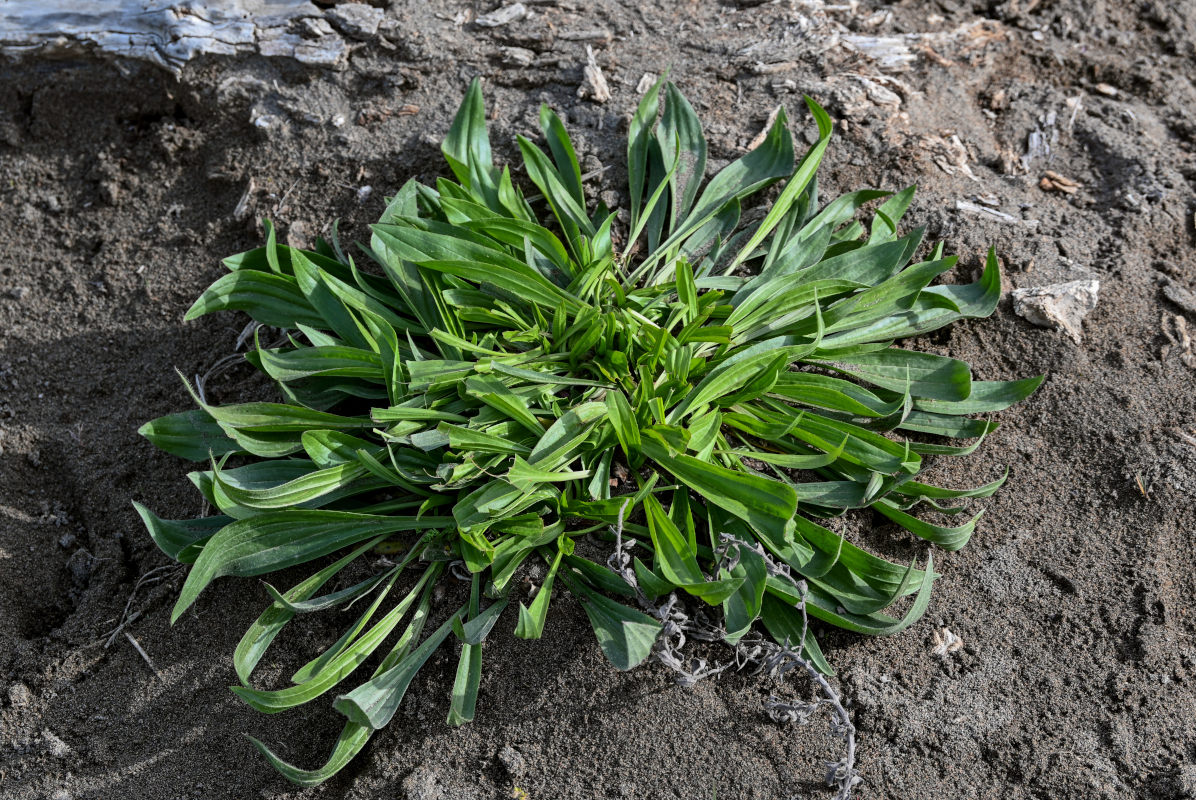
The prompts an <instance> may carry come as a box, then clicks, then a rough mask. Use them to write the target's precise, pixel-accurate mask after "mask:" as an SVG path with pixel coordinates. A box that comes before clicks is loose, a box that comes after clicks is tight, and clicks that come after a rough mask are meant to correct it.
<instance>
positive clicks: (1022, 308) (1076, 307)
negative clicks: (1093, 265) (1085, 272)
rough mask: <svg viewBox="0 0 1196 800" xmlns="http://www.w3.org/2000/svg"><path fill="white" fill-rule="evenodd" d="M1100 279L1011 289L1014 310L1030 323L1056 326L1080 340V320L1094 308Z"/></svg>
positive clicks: (1040, 325)
mask: <svg viewBox="0 0 1196 800" xmlns="http://www.w3.org/2000/svg"><path fill="white" fill-rule="evenodd" d="M1099 292H1100V281H1098V280H1095V279H1093V280H1084V281H1068V282H1067V283H1055V284H1051V285H1050V286H1036V287H1033V288H1029V289H1014V290H1013V311H1014V313H1015V314H1017V315H1018V316H1019V317H1022V318H1024V319H1025V320H1027V321H1028V322H1030V323H1031V324H1032V325H1038V326H1039V327H1042V328H1056V329H1059V330H1062V331H1065V332H1066V333H1067V335H1068V336H1070V337H1071V338H1072V340H1073V341H1075V343H1076V344H1079V343H1080V336H1081V330H1080V323H1081V322H1083V320H1084V317H1086V316H1087V315H1088V312H1089V311H1091V310H1092V309H1094V308H1096V303H1097V299H1098V298H1097V295H1098V293H1099Z"/></svg>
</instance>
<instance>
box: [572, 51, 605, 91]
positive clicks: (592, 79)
mask: <svg viewBox="0 0 1196 800" xmlns="http://www.w3.org/2000/svg"><path fill="white" fill-rule="evenodd" d="M584 73H585V78H586V82H585V83H584V84H582V85H581V86H580V87H578V89H577V96H578V97H589V98H590V99H591V100H593V101H594V102H595V103H605V102H606V101H608V100H610V86H608V85H607V83H606V76H604V75H603V74H602V68H601V67H599V66H598V62H597V61H595V60H594V48H592V47H590V46H589V45H588V44H587V45H586V66H585V69H584Z"/></svg>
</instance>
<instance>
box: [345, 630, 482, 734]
mask: <svg viewBox="0 0 1196 800" xmlns="http://www.w3.org/2000/svg"><path fill="white" fill-rule="evenodd" d="M464 610H465V609H463V608H462V609H460V610H458V611H457V613H455V614H453V616H451V617H449V619H447V620H446V621H445V622H444V624H443V625H441V626H440V627H439V628H437V629H436V630H435V631H434V632H433V633H431V634H430V635H429V636H428V638H427V639H425V640H424V641H423V642H422V643H421V644H420V645H419V647H417V648H415V649H414V650H412V651H411V653H410V654H409V655H408V656H407V657H406V658H403V659H401V660H400V661H399V662H398V663H397V664H395V665H394V666H392V667H391V668H390V669H388V670H386V671H385V672H382V673H381V674H379V675H376V676H374V677H373V678H371V679H370V680H368V681H367V682H365V683H363V684H362V685H361V686H358V687H357V688H356V689H354V690H353V691H351V692H349V693H348V694H345V695H341V696H340V697H338V698H337V699H336V702H335V703H333V708H335V709H336V710H337V711H339V712H341V713H342V714H344V715H345V716H346V717H348V718H349V721H350V722H354V723H356V724H358V725H368V726H369V727H371V728H373V729H374V730H379V729H381V728H383V727H385V726H386V723H388V722H390V720H391V717H393V716H394V715H395V712H396V711H398V710H399V705H400V704H402V702H403V696H404V695H406V694H407V687H408V686H410V685H411V681H412V680H413V679H414V678H415V676H416V674H417V673H418V672H419V671H420V669H421V668H422V667H423V666H424V664H426V663H427V661H428V659H429V658H431V657H432V653H434V652H436V648H438V647H440V645H441V644H442V643H443V642H444V640H445V639H447V638H448V635H449V633H451V632H452V629H453V623H454V622H456V621H457V618H458V617H459V616H460V615H461V614H462V613H463V612H464Z"/></svg>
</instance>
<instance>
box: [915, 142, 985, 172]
mask: <svg viewBox="0 0 1196 800" xmlns="http://www.w3.org/2000/svg"><path fill="white" fill-rule="evenodd" d="M921 145H922V147H923V149H925V150H926V151H927V152H929V153H930V159H931V160H932V161H933V162H934V163H935V165H936V166H937V167H938V168H939V169H941V170H942V171H943V172H945V173H947V174H948V175H963V176H964V177H965V178H967V179H968V180H973V181H978V180H980V179H979V178H977V177H976V173H974V172H972V168H971V167H970V166H968V162H969V161H970V160H971V157H970V155H969V154H968V148H966V147H964V144H963V142H962V141H960V139H959V135H958V134H955V133H951V134H943V135H942V136H923V137H921Z"/></svg>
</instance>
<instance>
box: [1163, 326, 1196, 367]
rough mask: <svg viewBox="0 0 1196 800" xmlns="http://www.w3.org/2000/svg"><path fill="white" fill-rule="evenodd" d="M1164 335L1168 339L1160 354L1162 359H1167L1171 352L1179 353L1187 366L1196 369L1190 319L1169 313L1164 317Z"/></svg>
mask: <svg viewBox="0 0 1196 800" xmlns="http://www.w3.org/2000/svg"><path fill="white" fill-rule="evenodd" d="M1163 336H1164V337H1165V338H1166V339H1167V344H1166V345H1164V347H1163V351H1162V352H1161V353H1160V354H1159V358H1160V359H1161V360H1164V361H1166V360H1167V357H1168V356H1170V355H1171V353H1173V352H1174V353H1177V354H1178V355H1179V360H1180V361H1182V362H1183V364H1184V366H1185V367H1190V368H1192V369H1196V352H1193V351H1192V336H1191V334H1189V333H1188V321H1187V320H1186V319H1184V318H1183V317H1181V316H1180V315H1179V314H1168V315H1167V316H1165V317H1163Z"/></svg>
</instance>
